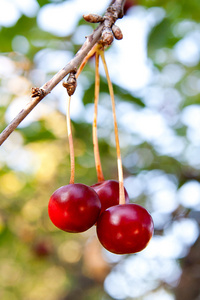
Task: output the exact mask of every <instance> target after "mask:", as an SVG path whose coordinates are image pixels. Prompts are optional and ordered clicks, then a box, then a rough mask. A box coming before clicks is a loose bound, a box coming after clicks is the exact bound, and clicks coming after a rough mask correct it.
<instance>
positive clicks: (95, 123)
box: [92, 51, 104, 182]
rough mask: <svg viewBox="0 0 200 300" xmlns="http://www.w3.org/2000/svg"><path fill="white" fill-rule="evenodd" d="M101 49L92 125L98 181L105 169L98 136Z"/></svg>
mask: <svg viewBox="0 0 200 300" xmlns="http://www.w3.org/2000/svg"><path fill="white" fill-rule="evenodd" d="M99 86H100V80H99V51H97V52H96V54H95V92H94V120H93V126H92V135H93V146H94V159H95V166H96V172H97V180H98V182H101V181H104V176H103V171H102V167H101V159H100V155H99V146H98V136H97V113H98V100H99Z"/></svg>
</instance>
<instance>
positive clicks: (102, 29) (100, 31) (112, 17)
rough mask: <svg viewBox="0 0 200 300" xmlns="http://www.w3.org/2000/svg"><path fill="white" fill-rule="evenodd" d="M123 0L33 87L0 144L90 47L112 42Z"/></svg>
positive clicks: (5, 131)
mask: <svg viewBox="0 0 200 300" xmlns="http://www.w3.org/2000/svg"><path fill="white" fill-rule="evenodd" d="M124 3H125V0H114V1H112V2H111V4H110V6H109V7H108V8H107V10H106V13H105V15H104V17H103V21H102V22H101V23H100V24H99V26H98V27H97V28H96V29H95V30H94V31H93V32H92V34H91V35H89V36H88V37H87V38H86V41H85V42H84V44H83V45H82V47H81V48H80V50H79V51H78V52H77V54H76V55H75V56H74V58H73V59H72V60H71V61H70V62H69V63H68V64H67V65H66V66H65V67H64V68H63V69H61V70H60V71H59V72H58V73H57V74H55V75H54V76H53V77H52V78H51V79H50V80H49V81H48V82H46V83H45V84H44V85H43V86H42V87H41V88H33V89H32V95H31V97H32V98H31V100H30V101H29V102H28V104H27V105H26V106H25V108H24V109H22V110H21V111H20V112H19V114H18V115H17V116H16V117H15V118H14V119H13V120H12V121H11V122H10V124H9V125H8V126H7V127H6V128H5V129H4V130H3V131H2V133H1V134H0V145H2V144H3V142H4V141H5V140H6V139H7V138H8V137H9V135H10V134H11V133H12V132H13V131H14V130H15V129H16V128H17V126H18V125H19V124H20V123H21V122H22V121H23V120H24V118H25V117H26V116H27V115H28V114H29V113H30V112H31V111H32V109H33V108H34V107H35V106H36V105H37V104H38V103H39V102H40V101H41V100H42V99H43V98H44V97H45V96H46V95H48V94H49V93H50V92H51V91H52V90H53V89H54V87H55V86H56V85H57V84H58V83H59V82H60V81H61V80H62V79H63V78H64V77H65V76H66V75H68V74H69V73H71V72H74V71H76V70H77V69H78V66H79V65H80V64H81V63H82V61H83V60H84V58H85V57H86V56H87V54H88V52H89V51H90V50H91V49H92V47H93V46H94V45H95V44H96V43H98V42H100V41H101V43H102V44H103V45H105V46H107V45H110V44H111V43H112V40H113V38H112V37H111V34H113V33H112V26H113V25H114V23H115V22H116V20H117V19H118V18H122V17H123V7H124Z"/></svg>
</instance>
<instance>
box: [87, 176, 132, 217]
mask: <svg viewBox="0 0 200 300" xmlns="http://www.w3.org/2000/svg"><path fill="white" fill-rule="evenodd" d="M91 187H92V188H93V189H94V190H95V192H96V193H97V195H98V196H99V199H100V201H101V213H102V212H103V211H104V210H106V208H108V207H110V206H113V205H118V204H119V182H118V181H116V180H105V181H102V182H99V183H96V184H94V185H92V186H91ZM124 192H125V200H126V203H129V196H128V193H127V191H126V189H125V188H124Z"/></svg>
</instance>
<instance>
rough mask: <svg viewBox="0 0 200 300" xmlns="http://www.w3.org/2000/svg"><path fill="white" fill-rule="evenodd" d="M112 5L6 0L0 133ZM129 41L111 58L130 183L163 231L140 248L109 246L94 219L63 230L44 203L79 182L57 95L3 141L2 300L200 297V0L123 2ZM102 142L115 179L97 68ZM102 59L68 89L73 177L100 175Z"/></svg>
mask: <svg viewBox="0 0 200 300" xmlns="http://www.w3.org/2000/svg"><path fill="white" fill-rule="evenodd" d="M109 3H110V1H109V0H103V1H91V0H71V1H70V0H65V1H61V0H57V1H56V0H37V1H36V0H1V1H0V51H1V54H0V118H1V124H0V127H1V130H3V129H4V128H5V127H6V125H7V124H8V123H9V122H10V121H11V120H12V119H13V118H14V117H15V116H16V114H17V113H18V112H19V111H20V110H21V109H22V108H23V107H24V106H25V104H26V103H27V102H28V101H29V100H30V93H31V87H33V86H38V87H39V86H42V85H43V84H44V83H45V82H46V81H47V80H49V79H50V78H51V77H52V76H53V75H54V74H55V73H56V72H58V71H59V69H61V68H62V67H63V66H64V65H65V64H67V63H68V61H69V60H70V59H71V58H72V57H73V56H74V55H75V53H76V52H77V51H78V49H79V48H80V47H81V45H82V44H83V42H84V41H85V36H87V35H89V34H90V33H91V32H92V30H93V28H94V27H95V26H94V25H91V24H87V23H86V22H85V21H84V20H83V18H82V15H83V14H87V13H100V14H102V13H104V12H105V9H106V7H107V6H108V4H109ZM125 13H126V14H125V16H124V18H123V19H121V20H118V21H117V25H118V26H120V28H121V29H122V31H123V34H124V39H123V40H121V41H114V43H113V45H112V46H111V47H110V48H109V49H108V50H107V51H106V59H107V63H108V67H109V71H110V75H111V79H112V81H113V84H114V90H115V96H116V109H117V117H118V126H119V134H120V144H121V151H122V160H123V167H124V177H125V180H124V183H125V187H126V189H127V191H128V193H129V195H130V198H131V201H132V202H135V203H138V204H140V205H143V206H144V207H145V208H146V209H148V210H149V212H150V213H151V214H152V217H153V220H154V223H155V233H154V237H153V238H152V240H151V242H150V244H149V245H148V247H147V248H146V249H145V250H144V251H142V252H141V253H138V254H134V255H114V254H111V253H109V252H108V251H106V250H105V249H103V248H102V247H101V245H100V244H99V242H98V240H97V237H96V232H95V227H93V228H91V229H90V230H88V231H87V232H84V233H81V234H70V233H65V232H61V231H59V230H58V229H57V228H55V227H54V226H53V225H52V224H51V222H50V220H49V218H48V213H47V205H48V200H49V197H50V196H51V194H52V193H53V192H54V191H55V190H56V189H57V188H59V187H60V186H62V185H65V184H68V183H69V178H70V161H69V147H68V140H67V129H66V118H65V115H66V113H65V112H66V91H65V90H64V88H63V87H62V84H59V85H58V86H56V88H55V89H54V90H53V91H52V93H51V94H49V95H48V96H47V97H46V98H45V99H44V100H43V101H42V102H41V103H40V104H39V105H38V106H37V107H36V108H35V109H34V111H32V112H31V113H30V114H29V116H28V117H27V118H26V119H25V120H24V121H23V122H22V123H21V125H20V126H19V127H18V129H17V130H15V132H13V133H12V134H11V136H10V137H9V138H8V139H7V140H6V141H5V142H4V144H3V145H2V146H1V148H0V298H1V299H2V300H11V299H12V300H44V299H48V300H71V299H73V300H76V299H79V300H86V299H87V300H90V299H91V300H92V299H93V300H94V299H97V300H111V299H113V300H115V299H116V300H118V299H119V300H120V299H124V300H131V299H138V300H158V299H159V300H160V299H162V300H199V299H200V238H199V224H200V70H199V66H200V25H199V16H200V2H199V0H191V1H185V0H180V1H174V0H163V1H160V0H127V1H126V4H125ZM100 71H101V92H100V103H99V116H98V135H99V147H100V153H101V159H102V166H103V172H104V176H105V178H106V179H117V163H116V149H115V139H114V130H113V119H112V112H111V103H110V98H109V95H108V88H107V83H106V80H105V74H104V72H103V68H102V66H100ZM93 100H94V59H91V60H90V61H89V63H88V64H87V66H86V67H85V69H84V71H83V72H82V74H81V75H80V77H79V79H78V88H77V91H76V93H75V95H74V96H73V98H72V106H71V117H72V127H73V135H74V146H75V159H76V182H81V183H84V184H88V185H92V184H94V183H96V181H97V178H96V172H95V164H94V156H93V145H92V118H93V117H92V116H93V108H94V107H93Z"/></svg>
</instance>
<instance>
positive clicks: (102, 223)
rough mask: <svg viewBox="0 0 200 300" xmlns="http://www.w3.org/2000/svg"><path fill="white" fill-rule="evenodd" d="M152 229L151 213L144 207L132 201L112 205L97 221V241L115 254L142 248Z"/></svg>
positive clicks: (134, 251)
mask: <svg viewBox="0 0 200 300" xmlns="http://www.w3.org/2000/svg"><path fill="white" fill-rule="evenodd" d="M153 230H154V226H153V220H152V218H151V215H150V214H149V213H148V212H147V210H146V209H145V208H143V207H142V206H140V205H137V204H133V203H131V204H123V205H116V206H112V207H110V208H108V209H107V210H105V211H104V212H103V213H102V214H101V215H100V217H99V219H98V221H97V235H98V238H99V241H100V242H101V244H102V245H103V246H104V247H105V248H106V249H107V250H108V251H110V252H113V253H116V254H128V253H136V252H139V251H141V250H143V249H144V248H145V247H146V246H147V244H148V243H149V241H150V239H151V237H152V235H153Z"/></svg>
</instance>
